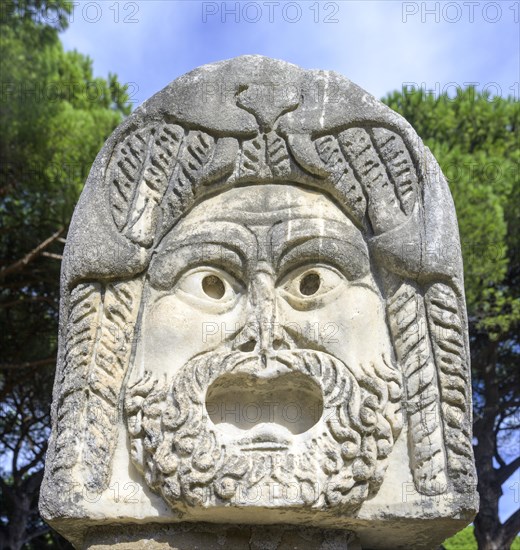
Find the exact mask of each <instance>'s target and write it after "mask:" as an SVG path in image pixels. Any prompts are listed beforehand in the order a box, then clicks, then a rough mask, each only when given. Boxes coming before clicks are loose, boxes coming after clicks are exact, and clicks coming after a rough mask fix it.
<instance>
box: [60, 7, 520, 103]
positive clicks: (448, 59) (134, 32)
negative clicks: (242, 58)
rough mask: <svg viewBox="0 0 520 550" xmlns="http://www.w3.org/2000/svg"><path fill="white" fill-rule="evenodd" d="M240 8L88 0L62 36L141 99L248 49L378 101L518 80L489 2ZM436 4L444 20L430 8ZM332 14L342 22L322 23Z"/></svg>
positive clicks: (504, 27)
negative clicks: (322, 74)
mask: <svg viewBox="0 0 520 550" xmlns="http://www.w3.org/2000/svg"><path fill="white" fill-rule="evenodd" d="M94 4H95V5H98V6H99V7H100V8H101V17H100V18H99V21H97V22H88V19H90V20H93V19H95V18H96V17H97V16H99V10H98V11H97V12H96V9H95V7H93V6H92V5H94ZM235 4H236V2H234V1H233V2H200V1H197V0H195V1H177V0H165V1H160V0H146V1H141V2H139V3H136V2H128V1H126V0H121V1H116V2H113V3H112V2H101V1H97V2H87V1H86V0H84V1H82V2H80V3H78V5H77V7H76V16H75V21H74V22H73V23H72V25H71V27H70V29H69V30H68V31H67V32H66V33H65V34H64V36H63V40H64V43H65V45H66V47H67V48H72V47H76V48H77V49H78V50H79V51H81V52H83V53H88V54H89V55H91V57H92V58H93V59H94V62H95V69H96V73H97V74H101V75H105V76H106V74H107V73H108V71H112V72H115V73H117V74H118V76H119V77H120V79H121V81H123V82H134V83H136V85H137V86H138V87H139V92H138V93H137V94H136V98H137V99H138V101H139V102H142V101H143V100H144V99H146V98H147V97H149V96H150V95H152V94H153V93H154V92H156V91H158V90H159V89H160V88H162V87H163V86H165V85H166V84H167V83H168V82H170V81H171V80H173V79H174V78H175V77H177V76H179V75H181V74H183V73H184V72H186V71H188V70H190V69H192V68H194V67H196V66H199V65H202V64H204V63H209V62H212V61H216V60H220V59H226V58H230V57H234V56H236V55H241V54H244V53H260V54H264V55H269V56H271V57H276V58H280V59H286V60H287V61H291V62H294V63H297V64H299V65H301V66H304V67H307V68H324V69H333V70H336V71H338V72H340V73H343V74H344V75H346V76H347V77H349V78H350V79H351V80H353V81H354V82H356V83H358V84H359V85H361V86H362V87H364V88H366V89H367V90H368V91H370V92H371V93H373V94H374V95H376V96H382V95H384V94H385V93H386V92H388V91H391V90H393V89H399V88H401V86H402V83H403V82H415V83H417V85H418V86H421V83H424V87H425V88H427V89H437V90H442V89H443V88H444V87H445V86H446V85H447V84H448V83H450V82H456V83H458V84H459V85H463V84H464V82H480V85H481V87H482V86H484V85H485V84H486V83H490V82H497V83H499V86H500V89H501V90H502V92H503V93H504V94H505V95H507V92H504V90H506V89H507V88H509V87H511V86H513V85H514V83H515V82H517V81H518V80H519V77H518V67H519V59H520V51H519V32H520V30H519V27H518V25H517V24H515V21H514V17H515V13H514V12H513V11H512V10H508V9H506V5H505V4H506V3H502V5H503V9H502V13H501V14H500V18H499V19H498V20H497V21H496V22H494V23H493V22H491V21H492V20H493V19H494V18H495V19H496V14H495V13H493V12H492V11H491V10H490V9H489V8H486V11H483V10H484V7H483V6H484V5H486V4H485V3H484V4H479V5H478V6H476V7H474V13H473V14H471V13H470V12H469V7H465V8H464V10H461V11H460V12H457V9H456V8H455V7H454V6H456V4H455V2H448V3H438V2H437V3H435V2H426V3H424V2H394V1H388V0H377V1H375V0H374V1H372V0H368V1H366V0H365V1H361V0H360V1H357V0H353V1H341V0H340V1H336V2H319V3H318V2H310V1H309V2H306V1H301V2H299V3H298V4H296V3H295V2H289V3H287V2H284V1H282V0H280V1H279V2H271V3H268V2H266V1H264V0H261V1H259V2H244V1H242V3H241V4H239V7H240V10H239V13H238V14H237V15H235V14H234V13H232V11H231V10H232V9H233V8H234V6H235ZM465 4H467V3H465ZM465 4H464V5H465ZM88 5H90V7H88ZM436 5H438V6H440V7H439V8H438V9H439V12H438V15H437V14H435V13H431V12H428V11H427V10H428V9H430V10H431V9H432V8H435V6H436ZM459 5H460V3H459ZM223 6H227V9H228V12H227V13H225V12H224V11H223V9H222V7H223ZM296 6H299V13H298V11H297V7H296ZM446 6H448V7H447V8H446ZM450 6H451V7H450ZM135 7H137V8H138V11H136V10H135ZM116 8H117V10H118V11H117V10H116ZM318 9H319V11H318ZM270 10H271V11H270ZM133 12H135V13H133ZM212 12H215V13H212ZM203 13H205V15H206V16H205V21H204V20H203ZM116 14H117V16H118V18H119V21H118V22H116V21H115V19H116ZM298 15H299V20H298V21H297V22H293V23H291V22H290V20H294V19H296V18H297V16H298ZM458 16H460V19H459V20H458V21H456V22H455V20H456V19H457V17H458ZM270 17H271V19H272V22H270V20H269V19H270ZM327 17H328V18H329V19H330V18H332V19H336V20H337V21H338V22H337V23H325V22H324V20H325V19H326V18H327ZM125 18H126V19H127V20H128V19H134V20H137V21H138V22H136V23H131V22H125ZM255 18H258V19H259V20H258V22H256V23H255V22H251V21H253V20H254V19H255ZM437 18H438V22H437V21H436V19H437ZM471 18H473V22H471ZM236 19H238V22H237V21H236ZM446 19H448V20H446ZM450 20H451V21H452V22H450ZM316 21H317V22H316Z"/></svg>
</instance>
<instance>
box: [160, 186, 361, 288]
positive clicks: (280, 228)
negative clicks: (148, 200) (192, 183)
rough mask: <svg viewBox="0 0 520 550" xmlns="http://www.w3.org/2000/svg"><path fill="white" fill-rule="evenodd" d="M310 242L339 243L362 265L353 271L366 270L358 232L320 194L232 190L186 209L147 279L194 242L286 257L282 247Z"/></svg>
mask: <svg viewBox="0 0 520 550" xmlns="http://www.w3.org/2000/svg"><path fill="white" fill-rule="evenodd" d="M312 238H323V239H327V240H330V241H335V242H337V243H341V247H342V248H348V250H347V252H346V253H347V254H348V255H350V256H351V257H352V262H353V263H354V264H358V265H361V266H363V267H362V268H361V269H357V270H356V271H359V272H360V273H361V272H366V271H367V270H368V267H369V259H368V257H369V255H368V248H367V245H366V243H365V241H364V239H363V236H362V234H361V232H360V231H359V230H358V229H357V228H356V227H355V226H354V224H353V223H352V222H351V221H350V219H349V218H348V217H347V216H346V214H345V213H344V212H343V211H342V210H340V208H339V207H338V206H337V205H336V204H335V203H334V202H333V201H332V200H331V199H329V198H328V197H327V196H325V195H324V194H322V193H319V192H316V191H312V190H308V189H305V188H302V187H298V186H295V185H285V184H272V185H267V184H264V185H250V186H244V187H237V188H234V189H231V190H229V191H226V192H224V193H221V194H220V195H217V196H215V197H212V198H209V199H207V200H205V201H203V202H201V203H200V204H199V205H197V206H196V207H195V208H194V209H193V210H191V211H190V212H189V213H188V214H187V215H186V216H185V217H184V218H183V219H182V220H181V221H180V222H179V223H178V224H177V225H176V226H175V227H174V228H173V229H172V231H170V233H169V234H168V235H167V236H166V238H165V239H163V241H162V243H161V245H160V246H159V247H158V250H157V252H156V254H155V257H154V259H153V261H152V263H151V265H150V274H151V278H152V280H153V279H154V278H156V276H159V273H160V272H162V271H164V269H165V268H166V265H165V262H166V263H168V264H169V263H171V256H172V254H174V253H175V252H176V251H178V250H179V249H180V248H181V247H184V246H187V245H196V244H197V241H200V243H213V244H217V243H221V244H222V245H224V246H229V247H231V248H235V247H238V248H242V249H243V250H247V251H248V252H249V253H252V252H253V251H254V253H255V254H259V253H261V249H262V247H268V248H269V250H270V251H271V252H273V253H282V252H283V253H287V249H285V248H284V245H285V243H286V242H287V243H288V244H289V246H290V245H291V244H293V245H295V246H296V245H299V244H301V243H302V242H304V241H305V240H308V239H312ZM206 250H207V249H206ZM154 274H155V275H154ZM160 278H162V277H160Z"/></svg>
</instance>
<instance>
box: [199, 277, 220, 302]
mask: <svg viewBox="0 0 520 550" xmlns="http://www.w3.org/2000/svg"><path fill="white" fill-rule="evenodd" d="M202 290H203V291H204V293H205V294H206V295H208V296H209V297H210V298H213V299H214V300H220V299H221V298H222V297H223V296H224V294H225V293H226V287H225V285H224V282H223V281H222V279H221V278H220V277H217V276H216V275H207V276H206V277H204V279H202Z"/></svg>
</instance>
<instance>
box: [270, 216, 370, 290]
mask: <svg viewBox="0 0 520 550" xmlns="http://www.w3.org/2000/svg"><path fill="white" fill-rule="evenodd" d="M281 225H282V224H280V226H278V228H277V230H276V231H273V234H272V241H271V242H272V243H273V245H272V250H273V260H274V262H273V263H274V264H275V266H276V270H277V272H279V271H280V270H281V271H287V270H289V269H291V268H294V267H297V265H298V264H300V265H301V264H304V263H307V262H326V263H330V264H332V265H335V266H336V267H338V268H339V269H340V270H341V271H342V272H343V273H344V274H345V275H346V276H347V278H349V279H351V280H354V279H358V278H359V277H362V276H363V275H365V274H366V273H367V272H368V271H369V268H370V261H369V256H368V249H367V246H366V244H365V242H364V240H363V239H362V238H361V236H360V235H359V233H356V232H357V229H354V228H350V227H348V226H345V224H341V223H339V222H335V221H333V220H329V221H327V225H326V231H325V232H324V233H323V234H319V233H316V232H315V233H312V225H314V224H312V220H298V221H297V222H293V224H292V225H293V226H292V227H291V228H289V227H287V224H283V225H285V226H286V227H285V228H283V227H282V226H281ZM321 227H323V225H322V224H321ZM316 229H318V227H316ZM285 236H287V237H286V238H284V237H285Z"/></svg>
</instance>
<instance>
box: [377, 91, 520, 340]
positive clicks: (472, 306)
mask: <svg viewBox="0 0 520 550" xmlns="http://www.w3.org/2000/svg"><path fill="white" fill-rule="evenodd" d="M385 101H386V103H387V104H388V105H389V106H390V107H392V108H393V109H395V110H397V111H398V112H400V113H401V114H402V115H403V116H404V117H405V118H406V119H407V120H408V121H409V122H410V123H411V124H412V125H413V126H414V128H415V129H416V130H417V133H418V134H419V136H420V137H421V138H422V139H423V140H424V141H425V143H426V144H427V145H428V147H430V149H431V150H432V153H433V154H434V155H435V157H436V158H437V160H438V161H439V164H440V165H441V168H442V169H443V172H444V174H445V175H446V177H447V179H448V182H449V184H450V189H451V192H452V194H453V199H454V201H455V206H456V210H457V217H458V221H459V229H460V234H461V240H462V252H463V258H464V269H465V288H466V299H467V303H468V312H469V315H470V316H471V317H472V319H474V320H475V322H476V326H477V328H478V329H482V330H484V331H486V332H487V334H488V335H489V336H490V338H492V339H497V338H499V337H500V335H501V334H504V333H506V332H508V331H509V330H510V329H511V328H512V327H513V325H515V323H518V321H519V319H520V298H519V295H518V291H517V289H516V290H515V289H514V288H511V286H504V285H507V281H506V276H507V273H508V270H512V269H515V268H516V267H517V266H518V265H519V260H518V257H516V256H515V254H514V251H515V250H518V247H519V244H520V242H519V236H520V232H518V231H516V232H515V231H512V229H513V226H515V224H516V227H518V213H517V212H515V211H514V209H513V208H512V201H513V197H516V198H517V199H518V194H519V182H520V176H519V166H520V149H519V147H518V144H519V143H520V103H519V102H517V101H514V100H513V98H508V99H502V98H491V97H490V96H489V94H487V93H484V94H480V93H477V92H476V91H475V89H474V88H471V87H470V88H468V89H466V90H460V91H459V92H458V94H457V96H456V97H454V98H449V97H448V96H447V95H442V96H440V97H438V98H434V97H433V96H432V95H427V94H424V93H423V92H422V91H418V92H414V93H411V94H401V93H398V92H394V93H393V94H391V95H390V96H388V97H387V98H386V99H385ZM517 204H518V203H517Z"/></svg>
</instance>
